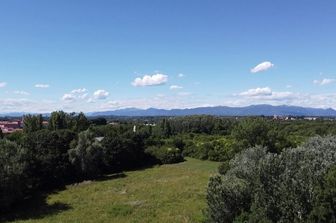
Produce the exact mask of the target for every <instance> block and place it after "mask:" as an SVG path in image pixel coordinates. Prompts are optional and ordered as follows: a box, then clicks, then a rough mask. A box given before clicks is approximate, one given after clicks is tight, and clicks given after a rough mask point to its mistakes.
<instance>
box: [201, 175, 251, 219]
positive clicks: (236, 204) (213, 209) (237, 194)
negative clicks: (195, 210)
mask: <svg viewBox="0 0 336 223" xmlns="http://www.w3.org/2000/svg"><path fill="white" fill-rule="evenodd" d="M250 199H251V198H250V188H249V185H248V182H246V181H245V180H243V179H240V178H238V177H236V176H230V175H228V176H226V177H222V176H214V177H212V178H211V179H210V181H209V185H208V190H207V201H208V213H207V214H208V218H209V222H213V223H217V222H218V223H220V222H232V221H233V220H234V219H235V217H236V216H238V215H240V213H241V212H242V211H244V210H245V209H248V207H249V203H250Z"/></svg>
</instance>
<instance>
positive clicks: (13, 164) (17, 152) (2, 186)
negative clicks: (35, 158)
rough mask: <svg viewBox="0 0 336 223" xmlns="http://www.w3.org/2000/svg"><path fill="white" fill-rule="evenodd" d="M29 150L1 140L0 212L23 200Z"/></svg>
mask: <svg viewBox="0 0 336 223" xmlns="http://www.w3.org/2000/svg"><path fill="white" fill-rule="evenodd" d="M27 166H28V160H27V150H26V149H24V148H23V147H21V146H19V145H17V144H16V143H14V142H10V141H8V140H0V212H2V211H4V210H6V209H8V208H10V206H11V205H12V204H13V203H15V202H16V201H18V200H21V199H23V197H24V196H25V193H26V189H27V187H26V186H27V185H26V182H27V176H26V171H27Z"/></svg>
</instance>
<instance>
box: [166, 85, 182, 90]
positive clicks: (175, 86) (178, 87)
mask: <svg viewBox="0 0 336 223" xmlns="http://www.w3.org/2000/svg"><path fill="white" fill-rule="evenodd" d="M182 88H183V87H182V86H179V85H171V86H170V87H169V89H170V90H178V89H182Z"/></svg>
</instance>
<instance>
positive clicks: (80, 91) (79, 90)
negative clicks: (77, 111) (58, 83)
mask: <svg viewBox="0 0 336 223" xmlns="http://www.w3.org/2000/svg"><path fill="white" fill-rule="evenodd" d="M85 92H87V90H86V89H85V88H78V89H74V90H72V91H71V93H73V94H81V93H85Z"/></svg>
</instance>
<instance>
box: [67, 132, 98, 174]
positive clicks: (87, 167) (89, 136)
mask: <svg viewBox="0 0 336 223" xmlns="http://www.w3.org/2000/svg"><path fill="white" fill-rule="evenodd" d="M69 156H70V162H71V163H72V164H73V165H75V166H76V167H77V170H78V171H79V174H80V176H81V177H82V178H84V179H92V178H95V177H97V176H99V175H100V174H101V173H102V168H101V165H102V160H103V148H102V145H101V143H100V142H99V141H98V140H97V139H96V136H95V135H94V133H93V132H91V131H90V130H86V131H84V132H81V133H79V134H78V142H77V146H76V147H75V148H74V149H71V150H69Z"/></svg>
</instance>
